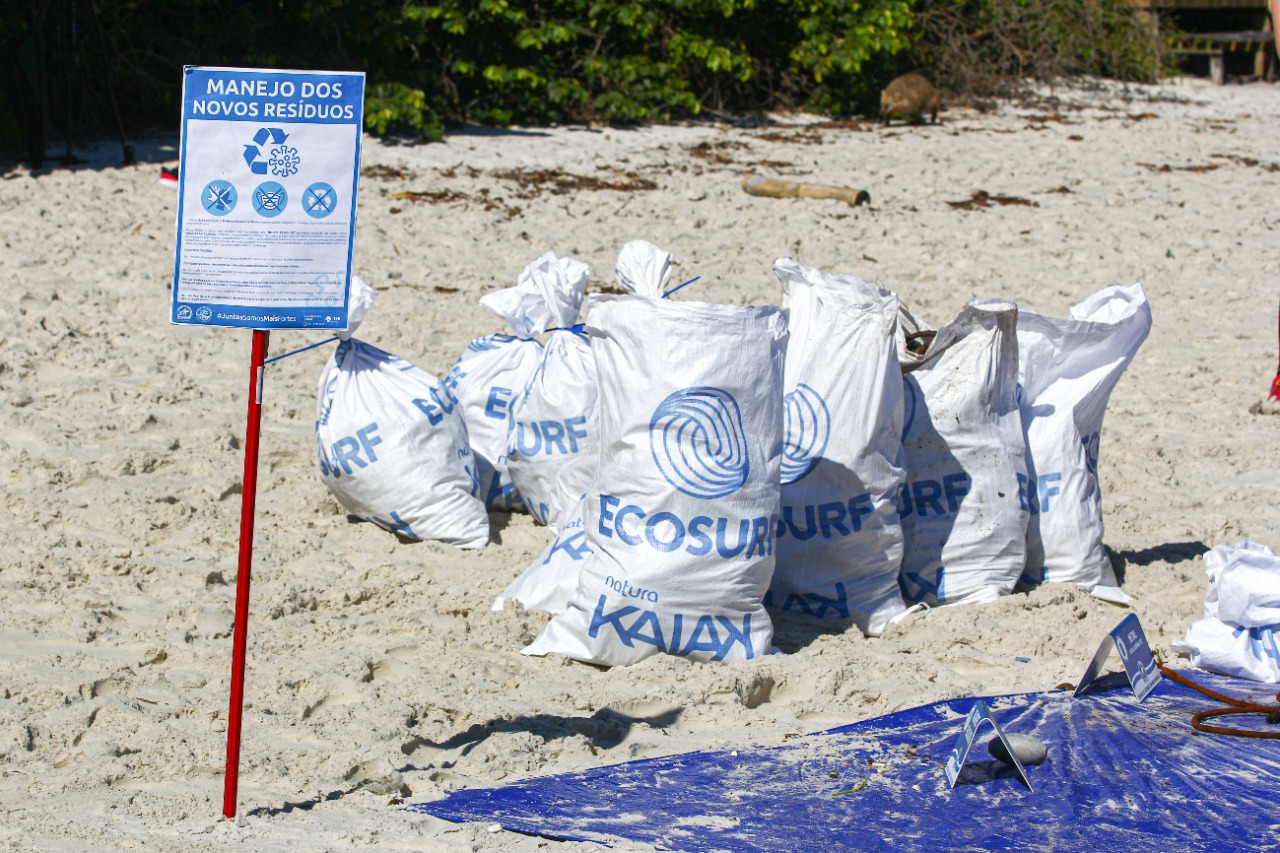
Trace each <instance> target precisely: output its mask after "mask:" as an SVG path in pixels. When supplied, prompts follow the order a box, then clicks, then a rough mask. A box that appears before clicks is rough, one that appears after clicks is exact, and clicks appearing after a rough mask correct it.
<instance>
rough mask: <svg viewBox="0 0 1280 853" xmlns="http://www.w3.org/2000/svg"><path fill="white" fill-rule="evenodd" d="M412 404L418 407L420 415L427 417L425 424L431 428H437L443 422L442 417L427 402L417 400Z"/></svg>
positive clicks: (438, 411) (437, 410)
mask: <svg viewBox="0 0 1280 853" xmlns="http://www.w3.org/2000/svg"><path fill="white" fill-rule="evenodd" d="M413 404H414V405H415V406H417V407H418V409H419V411H421V412H422V414H424V415H426V416H427V423H429V424H431V425H432V426H439V424H440V422H441V421H443V420H444V415H442V414H441V413H440V410H439V409H437V408H436V407H435V406H433V405H432V404H431V402H430V401H429V400H423V399H421V398H419V399H416V400H414V401H413Z"/></svg>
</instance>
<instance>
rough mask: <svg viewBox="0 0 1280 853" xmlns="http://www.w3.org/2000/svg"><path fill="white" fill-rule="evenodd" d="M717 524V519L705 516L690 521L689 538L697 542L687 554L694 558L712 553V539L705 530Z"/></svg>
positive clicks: (686, 550) (687, 549)
mask: <svg viewBox="0 0 1280 853" xmlns="http://www.w3.org/2000/svg"><path fill="white" fill-rule="evenodd" d="M712 524H715V519H713V518H708V517H707V516H705V515H698V516H694V517H693V518H692V519H690V521H689V538H690V539H692V540H694V541H695V542H697V543H698V544H696V545H690V546H689V547H688V548H686V549H685V553H686V554H690V555H692V556H694V557H701V556H704V555H706V554H710V553H711V537H710V536H709V535H707V533H706V531H705V530H704V528H706V527H710V526H711V525H712Z"/></svg>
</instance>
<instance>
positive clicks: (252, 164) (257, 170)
mask: <svg viewBox="0 0 1280 853" xmlns="http://www.w3.org/2000/svg"><path fill="white" fill-rule="evenodd" d="M288 138H289V134H287V133H285V132H284V131H283V130H281V129H280V128H278V127H262V128H258V132H257V133H255V134H254V135H253V144H252V145H246V146H245V147H244V162H245V163H247V164H248V166H249V171H250V172H253V174H255V175H265V174H267V170H268V169H270V170H271V174H273V175H275V176H276V177H279V178H287V177H289V176H290V175H293V174H296V173H297V171H298V164H299V163H301V162H302V159H301V158H300V157H299V156H298V149H297V148H293V147H291V146H289V145H286V144H285V141H286V140H287V139H288ZM268 140H270V141H271V145H272V147H271V148H270V149H269V151H268V154H269V155H270V156H269V157H268V158H267V159H263V154H262V146H263V145H266V144H267V141H268Z"/></svg>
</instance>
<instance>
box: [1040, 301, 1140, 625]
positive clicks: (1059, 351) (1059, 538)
mask: <svg viewBox="0 0 1280 853" xmlns="http://www.w3.org/2000/svg"><path fill="white" fill-rule="evenodd" d="M1150 331H1151V307H1150V305H1149V304H1148V303H1147V296H1146V294H1145V293H1144V292H1143V290H1142V285H1138V284H1135V285H1133V286H1132V287H1109V288H1107V289H1105V290H1102V291H1099V292H1098V293H1095V294H1094V295H1092V296H1090V297H1089V298H1088V299H1086V300H1085V301H1084V302H1081V303H1080V304H1079V305H1077V306H1076V307H1074V308H1072V309H1071V312H1070V314H1069V316H1068V317H1067V318H1066V319H1055V318H1050V317H1044V316H1041V315H1040V314H1036V313H1034V312H1032V311H1027V310H1026V309H1023V308H1019V310H1018V365H1019V367H1018V372H1019V381H1020V385H1021V390H1020V406H1021V410H1022V426H1023V430H1024V432H1025V436H1026V441H1027V469H1028V478H1027V480H1026V481H1025V482H1024V483H1023V489H1022V494H1023V496H1024V502H1025V504H1026V506H1027V509H1028V510H1029V511H1030V513H1031V519H1030V522H1029V524H1028V527H1027V571H1026V573H1025V574H1024V575H1023V578H1022V582H1023V583H1028V584H1034V583H1039V582H1042V581H1055V582H1063V583H1076V584H1080V585H1081V586H1084V587H1086V588H1088V589H1090V590H1092V591H1093V593H1094V595H1096V596H1098V597H1099V598H1104V599H1106V600H1108V601H1114V602H1117V603H1128V601H1129V596H1127V595H1126V594H1125V593H1124V592H1122V591H1121V590H1120V589H1119V585H1118V584H1117V582H1116V577H1115V573H1114V571H1113V570H1112V568H1111V561H1110V559H1108V557H1107V553H1106V550H1105V549H1104V548H1103V545H1102V534H1103V523H1102V490H1101V489H1100V488H1099V484H1098V444H1099V439H1100V437H1101V435H1102V418H1103V415H1104V414H1105V413H1106V409H1107V401H1108V400H1109V399H1110V398H1111V392H1112V390H1113V389H1114V388H1115V387H1116V383H1118V382H1119V381H1120V376H1121V374H1122V373H1124V370H1125V368H1126V367H1128V365H1129V362H1130V361H1132V360H1133V356H1134V354H1135V353H1137V351H1138V347H1140V346H1141V345H1142V342H1143V341H1144V340H1146V338H1147V333H1148V332H1150Z"/></svg>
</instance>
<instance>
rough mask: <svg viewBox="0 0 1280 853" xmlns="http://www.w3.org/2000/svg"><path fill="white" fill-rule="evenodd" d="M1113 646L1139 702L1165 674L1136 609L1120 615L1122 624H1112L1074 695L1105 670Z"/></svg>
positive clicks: (1153, 688)
mask: <svg viewBox="0 0 1280 853" xmlns="http://www.w3.org/2000/svg"><path fill="white" fill-rule="evenodd" d="M1112 649H1115V651H1116V654H1118V655H1119V656H1120V662H1121V663H1122V664H1124V672H1125V676H1126V677H1127V678H1128V679H1129V686H1130V687H1132V688H1133V695H1134V696H1136V697H1137V698H1138V701H1139V702H1141V701H1142V700H1144V699H1146V698H1147V696H1148V695H1149V694H1150V693H1151V691H1152V690H1155V688H1156V685H1157V684H1159V683H1160V679H1161V678H1163V677H1164V676H1162V675H1161V674H1160V668H1159V667H1158V666H1157V665H1156V661H1155V656H1154V655H1152V654H1151V646H1150V645H1149V644H1148V643H1147V635H1146V634H1144V633H1143V631H1142V625H1141V624H1140V623H1139V622H1138V614H1136V613H1130V614H1129V615H1128V616H1126V617H1124V619H1121V620H1120V624H1119V625H1117V626H1116V627H1114V628H1112V629H1111V631H1110V633H1108V634H1107V636H1106V637H1105V638H1104V639H1103V641H1102V643H1101V645H1099V646H1098V651H1097V652H1095V653H1094V655H1093V660H1092V661H1090V662H1089V668H1088V669H1086V670H1085V672H1084V676H1083V677H1081V679H1080V683H1079V684H1077V685H1076V690H1075V693H1074V694H1073V695H1075V696H1079V695H1080V694H1081V693H1083V692H1084V691H1085V690H1086V689H1087V688H1088V687H1089V685H1090V684H1092V683H1093V682H1094V681H1096V680H1097V678H1098V675H1099V674H1100V673H1101V672H1102V665H1103V664H1104V663H1106V661H1107V658H1108V657H1110V655H1111V650H1112Z"/></svg>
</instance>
